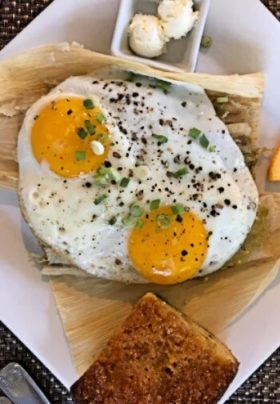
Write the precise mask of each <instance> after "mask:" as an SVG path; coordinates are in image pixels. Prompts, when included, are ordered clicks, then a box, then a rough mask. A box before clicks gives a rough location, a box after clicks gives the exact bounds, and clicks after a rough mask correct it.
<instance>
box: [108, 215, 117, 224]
mask: <svg viewBox="0 0 280 404" xmlns="http://www.w3.org/2000/svg"><path fill="white" fill-rule="evenodd" d="M108 223H109V224H110V225H111V226H114V224H116V223H117V218H116V216H112V217H111V218H110V219H109V222H108Z"/></svg>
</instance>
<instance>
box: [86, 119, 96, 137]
mask: <svg viewBox="0 0 280 404" xmlns="http://www.w3.org/2000/svg"><path fill="white" fill-rule="evenodd" d="M85 126H86V128H87V131H88V133H89V134H90V135H94V134H95V127H94V126H93V124H92V123H91V122H90V121H89V120H86V121H85Z"/></svg>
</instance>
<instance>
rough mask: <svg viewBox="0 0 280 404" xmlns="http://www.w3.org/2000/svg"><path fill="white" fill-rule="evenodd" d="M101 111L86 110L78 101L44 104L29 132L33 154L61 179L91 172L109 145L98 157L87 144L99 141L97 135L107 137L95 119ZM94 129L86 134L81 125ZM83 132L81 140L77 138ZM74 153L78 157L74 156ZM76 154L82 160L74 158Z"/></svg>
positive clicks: (96, 109) (106, 130)
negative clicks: (89, 124)
mask: <svg viewBox="0 0 280 404" xmlns="http://www.w3.org/2000/svg"><path fill="white" fill-rule="evenodd" d="M100 113H101V111H100V110H99V109H98V108H97V107H94V108H92V109H86V108H85V106H84V103H83V99H81V98H67V99H58V100H55V101H53V102H52V103H50V104H48V105H46V106H45V107H44V108H43V109H42V110H41V111H40V113H39V115H38V116H37V117H36V119H35V121H34V125H33V128H32V132H31V143H32V150H33V155H34V156H35V158H36V160H37V161H38V162H39V163H41V162H44V161H45V162H46V163H47V164H48V166H49V168H50V170H51V171H53V172H54V173H56V174H58V175H59V176H61V177H66V178H67V177H78V176H79V175H81V174H84V173H88V172H92V171H95V170H96V169H97V168H98V167H100V166H101V165H102V164H103V163H104V160H106V157H107V155H108V152H109V149H110V144H109V143H107V144H104V148H105V151H104V153H103V154H102V155H100V156H98V155H96V154H94V153H93V151H92V148H91V142H92V141H93V140H98V141H100V136H103V137H104V135H107V136H108V135H109V131H108V129H107V127H106V126H105V125H104V124H103V123H100V122H98V120H97V119H96V117H98V114H100ZM86 121H87V122H90V123H91V125H92V126H93V127H94V134H92V135H90V134H89V133H87V130H86V129H87V128H86V125H85V122H86ZM81 129H83V130H86V132H85V133H87V135H86V137H85V138H81V137H80V136H79V135H78V131H79V130H81ZM77 154H78V156H77ZM79 155H81V156H82V158H77V157H79Z"/></svg>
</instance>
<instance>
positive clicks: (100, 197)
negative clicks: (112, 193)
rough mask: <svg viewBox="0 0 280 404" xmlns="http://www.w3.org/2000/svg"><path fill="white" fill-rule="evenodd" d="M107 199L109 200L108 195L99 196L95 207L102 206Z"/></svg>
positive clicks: (95, 201)
mask: <svg viewBox="0 0 280 404" xmlns="http://www.w3.org/2000/svg"><path fill="white" fill-rule="evenodd" d="M107 198H108V194H102V195H100V196H98V197H97V198H95V200H94V205H100V204H101V203H102V202H103V201H105V199H107Z"/></svg>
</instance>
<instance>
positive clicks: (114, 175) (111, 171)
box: [94, 166, 120, 185]
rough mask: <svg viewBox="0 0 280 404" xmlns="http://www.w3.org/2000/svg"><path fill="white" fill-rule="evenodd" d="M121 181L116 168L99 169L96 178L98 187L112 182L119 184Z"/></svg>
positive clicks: (103, 167)
mask: <svg viewBox="0 0 280 404" xmlns="http://www.w3.org/2000/svg"><path fill="white" fill-rule="evenodd" d="M119 180H120V174H119V172H118V171H117V170H116V169H115V168H114V167H109V168H107V167H105V166H102V167H99V169H98V170H97V171H96V175H95V177H94V182H95V184H96V185H107V184H108V183H109V182H110V181H116V182H118V181H119Z"/></svg>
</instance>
